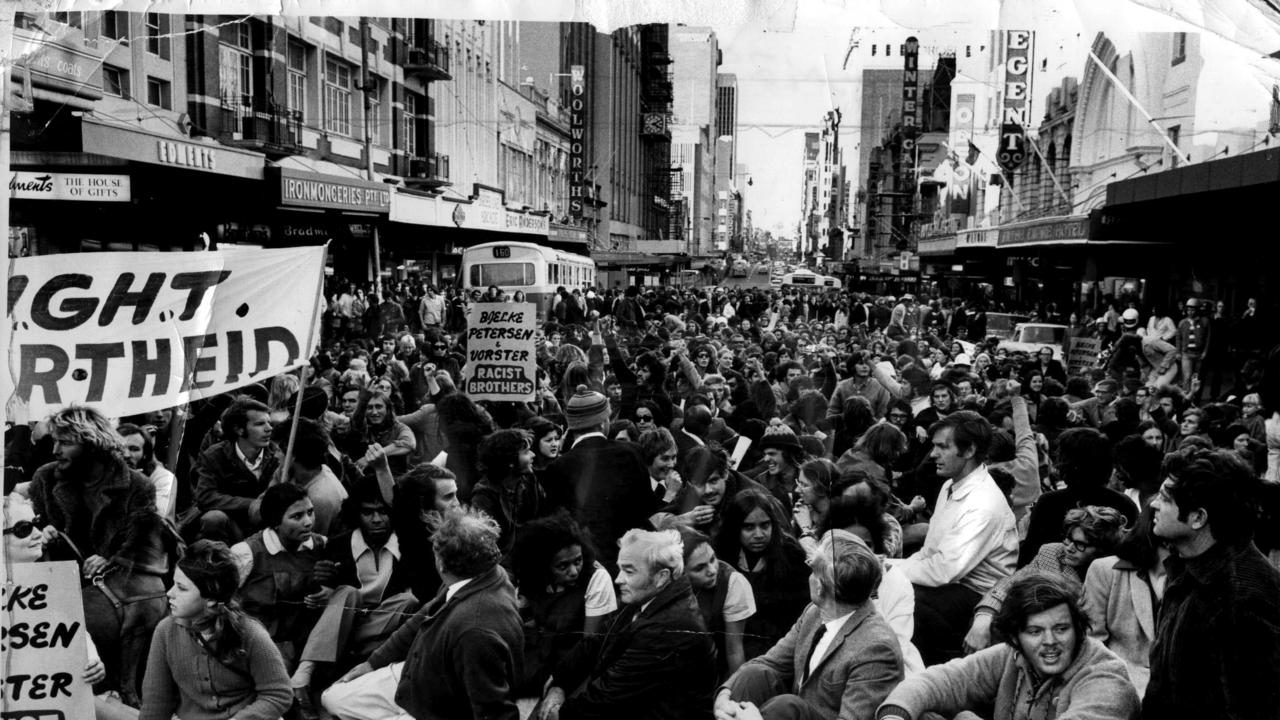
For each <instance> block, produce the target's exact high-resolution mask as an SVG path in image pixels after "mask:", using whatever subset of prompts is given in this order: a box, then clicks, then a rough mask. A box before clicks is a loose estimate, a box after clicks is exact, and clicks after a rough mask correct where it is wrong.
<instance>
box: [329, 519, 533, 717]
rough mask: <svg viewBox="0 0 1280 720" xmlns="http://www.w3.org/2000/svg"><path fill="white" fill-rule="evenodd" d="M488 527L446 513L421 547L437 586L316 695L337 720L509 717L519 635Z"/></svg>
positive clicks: (494, 535)
mask: <svg viewBox="0 0 1280 720" xmlns="http://www.w3.org/2000/svg"><path fill="white" fill-rule="evenodd" d="M498 534H499V529H498V524H497V523H496V522H494V521H493V520H492V519H491V518H489V517H488V516H487V515H485V514H484V513H481V512H478V511H475V510H464V509H457V510H450V511H448V512H446V513H445V514H444V516H443V519H442V520H441V522H440V524H439V526H438V527H437V528H436V530H435V533H434V534H433V535H432V536H431V544H432V547H433V549H434V551H435V561H436V567H437V568H438V569H439V570H440V577H441V579H442V580H443V584H442V586H441V588H440V592H439V593H438V594H437V595H436V597H435V598H434V599H433V600H431V602H428V603H427V604H426V605H424V606H423V607H422V609H421V610H419V611H418V612H417V614H415V615H414V616H413V617H412V618H410V619H409V620H408V621H406V622H405V624H404V625H402V626H401V627H400V629H399V630H396V632H395V633H394V634H392V636H391V637H390V638H388V639H387V641H386V642H384V643H383V644H382V645H381V647H379V648H378V649H377V650H375V651H374V652H373V655H371V656H370V657H369V659H368V660H367V661H365V662H363V663H360V664H359V665H357V666H356V667H354V668H352V670H351V671H350V672H348V673H347V674H346V675H344V676H343V677H342V679H341V680H339V681H338V682H337V683H336V684H335V685H333V686H332V687H330V688H329V689H328V690H326V691H325V693H324V695H323V697H322V698H321V701H322V702H323V703H324V706H325V708H326V709H328V710H329V712H331V713H333V714H334V715H335V716H337V717H339V718H341V719H342V720H363V719H365V718H368V719H370V720H372V719H373V718H386V717H397V716H402V714H404V713H407V714H408V715H409V716H411V717H415V718H459V719H461V718H491V719H493V720H518V718H519V717H520V712H519V709H518V708H517V707H516V699H515V696H514V694H513V693H512V689H513V688H514V687H515V685H516V683H517V682H518V680H519V679H520V677H521V676H522V674H523V667H522V666H523V662H524V660H523V647H524V629H523V627H522V625H521V621H520V611H519V607H518V604H517V601H516V592H515V588H514V587H513V586H512V585H511V582H510V580H508V579H507V574H506V572H505V571H504V570H503V569H502V568H501V567H499V565H498V560H499V559H500V557H501V553H500V551H499V550H498Z"/></svg>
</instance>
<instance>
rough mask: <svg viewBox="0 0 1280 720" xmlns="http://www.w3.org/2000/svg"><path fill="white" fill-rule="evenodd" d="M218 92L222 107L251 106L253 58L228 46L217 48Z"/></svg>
mask: <svg viewBox="0 0 1280 720" xmlns="http://www.w3.org/2000/svg"><path fill="white" fill-rule="evenodd" d="M218 55H219V57H218V90H219V92H220V93H221V95H222V102H223V104H224V105H231V106H236V105H243V106H246V107H252V106H253V56H251V55H250V54H249V53H247V52H243V51H242V50H239V49H237V48H234V47H230V46H228V45H222V46H220V47H219V48H218Z"/></svg>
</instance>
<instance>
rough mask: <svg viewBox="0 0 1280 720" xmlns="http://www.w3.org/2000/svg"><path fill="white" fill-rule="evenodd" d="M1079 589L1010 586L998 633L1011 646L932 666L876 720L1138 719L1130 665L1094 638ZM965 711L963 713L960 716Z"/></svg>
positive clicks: (1051, 579)
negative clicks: (934, 719) (932, 717)
mask: <svg viewBox="0 0 1280 720" xmlns="http://www.w3.org/2000/svg"><path fill="white" fill-rule="evenodd" d="M1078 595H1079V587H1078V586H1077V585H1074V584H1072V583H1070V582H1069V581H1067V580H1066V579H1065V578H1063V577H1062V576H1060V575H1047V574H1041V573H1037V574H1032V575H1029V576H1027V577H1024V578H1022V579H1020V580H1018V581H1017V582H1015V583H1014V584H1013V585H1012V586H1010V588H1009V594H1008V595H1007V596H1006V598H1005V602H1004V605H1003V606H1002V607H1001V609H1000V613H999V614H998V615H997V616H996V628H997V629H998V630H999V632H1000V633H1001V635H1003V636H1004V637H1005V638H1006V641H1005V643H1003V644H1000V645H996V646H994V647H989V648H987V649H986V650H982V651H979V652H977V653H974V654H972V655H969V656H968V657H964V658H960V659H958V660H953V661H951V662H948V663H946V664H945V665H935V666H933V667H930V668H927V669H926V670H925V671H924V672H922V673H918V674H916V675H913V676H911V677H909V678H907V679H906V680H904V681H903V682H902V684H900V685H898V686H897V687H896V688H895V689H894V690H893V692H891V693H889V697H888V699H886V700H885V701H884V703H883V704H882V705H881V706H880V708H879V710H877V711H876V714H875V717H876V719H877V720H920V719H921V718H925V717H929V713H937V714H940V715H942V716H944V717H961V716H962V717H976V715H974V714H968V713H977V712H991V711H993V710H994V715H993V716H994V717H997V718H1033V717H1062V718H1065V717H1080V718H1086V717H1087V718H1096V719H1097V720H1134V718H1136V717H1137V715H1138V708H1139V700H1138V693H1137V691H1135V690H1134V687H1133V683H1131V682H1130V681H1129V676H1128V673H1127V671H1126V669H1125V664H1124V662H1123V661H1122V660H1120V658H1118V657H1116V656H1115V654H1114V653H1112V652H1111V651H1110V650H1108V649H1107V648H1105V647H1103V645H1102V643H1100V642H1098V641H1097V640H1095V639H1093V638H1091V637H1088V635H1087V634H1086V631H1087V629H1088V624H1089V621H1088V618H1087V617H1086V616H1085V614H1084V612H1083V611H1082V610H1081V609H1080V607H1079V603H1078V601H1077V597H1078ZM957 713H960V715H957Z"/></svg>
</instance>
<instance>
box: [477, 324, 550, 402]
mask: <svg viewBox="0 0 1280 720" xmlns="http://www.w3.org/2000/svg"><path fill="white" fill-rule="evenodd" d="M536 323H537V306H535V305H534V304H533V303H476V304H475V305H472V306H471V312H470V313H469V314H468V316H467V364H466V366H465V367H463V368H462V387H463V390H464V391H465V392H466V393H467V395H469V396H470V397H471V399H473V400H499V401H511V402H528V401H532V400H533V391H534V387H535V383H534V379H535V378H536V377H537V368H536V365H537V361H536V358H535V357H534V340H533V336H534V329H535V325H536Z"/></svg>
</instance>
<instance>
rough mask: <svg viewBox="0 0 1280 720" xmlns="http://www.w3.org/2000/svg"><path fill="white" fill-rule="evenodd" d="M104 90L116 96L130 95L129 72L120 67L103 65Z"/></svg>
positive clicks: (125, 96) (124, 96)
mask: <svg viewBox="0 0 1280 720" xmlns="http://www.w3.org/2000/svg"><path fill="white" fill-rule="evenodd" d="M102 92H104V93H106V94H107V95H115V96H116V97H122V98H127V97H129V73H127V72H126V71H124V70H121V69H120V68H118V67H112V66H110V65H103V66H102Z"/></svg>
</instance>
